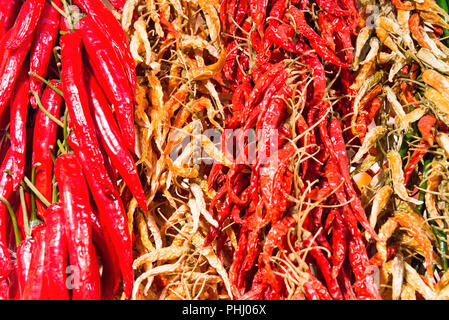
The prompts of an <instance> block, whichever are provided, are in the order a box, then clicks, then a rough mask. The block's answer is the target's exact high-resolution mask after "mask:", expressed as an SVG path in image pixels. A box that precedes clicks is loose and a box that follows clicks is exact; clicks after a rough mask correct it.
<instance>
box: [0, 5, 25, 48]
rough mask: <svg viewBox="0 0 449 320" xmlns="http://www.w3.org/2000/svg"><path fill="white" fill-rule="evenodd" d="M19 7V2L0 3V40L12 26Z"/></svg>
mask: <svg viewBox="0 0 449 320" xmlns="http://www.w3.org/2000/svg"><path fill="white" fill-rule="evenodd" d="M21 5H22V1H20V0H1V1H0V39H1V38H2V37H3V35H4V34H5V33H6V32H7V31H8V30H9V29H10V28H11V27H12V25H13V24H14V21H15V19H16V17H17V13H18V12H19V9H20V6H21Z"/></svg>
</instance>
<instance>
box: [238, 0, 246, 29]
mask: <svg viewBox="0 0 449 320" xmlns="http://www.w3.org/2000/svg"><path fill="white" fill-rule="evenodd" d="M248 2H249V0H239V4H238V6H237V11H236V13H235V18H234V19H235V22H236V24H237V25H238V26H241V25H242V22H243V20H244V19H245V17H246V16H247V15H248V5H249V3H248Z"/></svg>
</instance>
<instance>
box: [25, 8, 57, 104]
mask: <svg viewBox="0 0 449 320" xmlns="http://www.w3.org/2000/svg"><path fill="white" fill-rule="evenodd" d="M53 2H54V5H55V6H58V7H61V1H60V0H53ZM60 15H61V14H60V13H59V12H58V11H57V10H56V9H55V8H54V7H53V5H52V4H50V2H48V1H46V2H45V4H44V9H43V11H42V15H41V17H40V20H39V23H38V24H37V26H36V32H35V36H34V40H33V44H32V45H31V54H30V72H32V73H34V74H37V75H38V76H40V77H45V76H46V74H47V69H48V65H49V63H50V58H51V57H52V55H53V48H54V46H55V44H56V38H57V36H58V31H59V21H60ZM41 88H42V81H40V80H39V79H37V78H36V77H31V78H30V90H31V91H35V92H37V93H38V95H39V96H40V94H41ZM30 101H31V105H32V106H33V108H36V107H37V101H36V99H35V98H34V96H31V100H30Z"/></svg>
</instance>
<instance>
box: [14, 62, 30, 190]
mask: <svg viewBox="0 0 449 320" xmlns="http://www.w3.org/2000/svg"><path fill="white" fill-rule="evenodd" d="M27 72H28V68H27V65H26V64H25V65H24V66H23V67H22V69H21V70H20V74H19V77H18V79H17V83H16V85H15V87H14V90H13V92H12V95H11V123H10V126H11V128H10V135H11V151H12V156H13V158H14V164H13V169H12V170H11V172H12V176H13V189H14V190H15V189H17V187H18V186H19V183H20V181H21V180H22V177H23V173H24V171H25V147H26V140H27V139H26V120H27V112H28V102H29V91H30V82H29V76H28V73H27Z"/></svg>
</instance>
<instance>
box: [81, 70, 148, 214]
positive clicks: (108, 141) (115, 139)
mask: <svg viewBox="0 0 449 320" xmlns="http://www.w3.org/2000/svg"><path fill="white" fill-rule="evenodd" d="M85 80H86V83H87V85H86V88H87V94H88V95H89V98H90V99H89V102H90V104H89V105H90V110H91V113H92V115H93V118H94V121H95V124H96V128H97V129H98V133H99V134H98V135H97V136H99V137H100V139H101V142H102V145H103V146H104V148H105V151H106V153H107V155H108V156H109V159H110V160H111V162H112V165H113V166H114V167H115V168H116V169H117V170H118V172H119V173H120V176H121V177H122V178H123V180H124V181H125V183H126V185H127V186H128V188H129V189H130V191H131V193H132V194H133V195H134V197H135V198H136V200H137V202H138V204H139V205H140V207H141V208H142V209H143V210H144V211H145V212H146V213H148V208H147V204H146V197H145V193H144V191H143V188H142V184H141V183H140V180H139V176H138V174H137V168H136V164H135V162H134V159H133V158H132V156H131V154H130V153H129V152H128V150H127V149H126V145H125V144H124V142H123V140H122V138H121V135H120V131H119V128H118V127H117V125H116V122H115V119H114V115H113V114H112V111H111V109H110V107H109V104H108V101H107V100H106V97H105V96H104V94H103V91H102V90H101V88H100V86H99V84H98V82H97V81H96V80H95V78H94V76H93V75H92V73H90V72H88V71H87V69H86V73H85Z"/></svg>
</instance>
